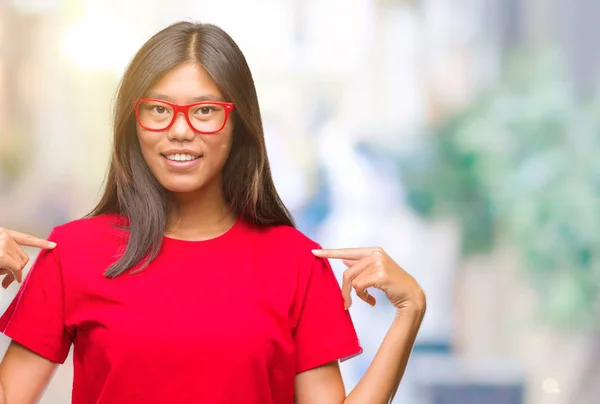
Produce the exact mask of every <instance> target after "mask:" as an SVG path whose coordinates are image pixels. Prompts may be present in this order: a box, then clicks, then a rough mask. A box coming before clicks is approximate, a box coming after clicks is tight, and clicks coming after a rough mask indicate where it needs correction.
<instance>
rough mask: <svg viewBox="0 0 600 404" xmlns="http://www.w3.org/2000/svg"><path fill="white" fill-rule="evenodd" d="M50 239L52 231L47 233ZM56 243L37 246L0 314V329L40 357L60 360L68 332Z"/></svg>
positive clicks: (67, 343)
mask: <svg viewBox="0 0 600 404" xmlns="http://www.w3.org/2000/svg"><path fill="white" fill-rule="evenodd" d="M49 239H50V240H52V241H56V240H55V239H54V231H53V232H52V234H51V235H50V237H49ZM59 248H60V244H59V246H57V247H56V248H54V249H53V250H41V252H40V253H39V255H38V256H37V258H36V260H35V262H34V264H33V266H32V267H31V269H30V270H29V273H28V274H27V276H26V277H25V280H24V281H23V284H22V285H21V287H20V289H19V292H18V293H17V295H16V296H15V298H14V299H13V301H12V302H11V304H10V305H9V306H8V309H7V310H6V312H5V313H4V314H3V315H2V317H1V318H0V332H2V333H3V334H5V335H6V336H7V337H9V338H11V339H12V340H14V341H16V342H18V343H19V344H21V345H23V346H25V347H27V348H29V349H30V350H32V351H33V352H35V353H37V354H38V355H40V356H43V357H44V358H46V359H48V360H50V361H52V362H55V363H64V361H65V359H66V358H67V356H68V354H69V349H70V347H71V342H72V339H71V336H70V335H69V333H68V332H67V329H66V327H65V321H64V318H65V316H64V286H63V280H62V274H61V268H60V262H59V259H58V249H59Z"/></svg>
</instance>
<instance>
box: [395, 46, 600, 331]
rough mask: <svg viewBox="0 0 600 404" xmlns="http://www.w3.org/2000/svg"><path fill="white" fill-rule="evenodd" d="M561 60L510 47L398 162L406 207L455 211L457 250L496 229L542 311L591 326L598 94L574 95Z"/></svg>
mask: <svg viewBox="0 0 600 404" xmlns="http://www.w3.org/2000/svg"><path fill="white" fill-rule="evenodd" d="M560 60H561V59H560V58H558V57H556V55H547V54H546V55H543V56H539V57H534V56H532V55H520V56H516V57H515V58H514V60H512V61H511V63H509V66H508V67H507V69H506V73H505V76H504V77H503V79H502V82H501V83H500V85H498V86H497V87H496V88H495V89H493V91H489V92H487V93H485V94H483V95H481V97H480V98H479V99H477V100H476V102H474V103H473V104H472V105H471V107H469V108H468V109H467V110H465V111H462V112H461V113H460V114H458V115H456V116H454V117H452V118H451V119H449V120H448V121H447V122H445V123H444V124H443V125H441V127H438V128H436V129H434V130H433V131H432V133H430V134H429V135H428V136H425V141H424V143H423V144H421V145H420V147H419V148H418V149H417V150H413V151H412V152H411V153H410V154H409V155H407V156H403V157H402V159H401V163H400V165H399V167H400V169H401V176H402V178H403V181H404V184H405V186H406V188H407V198H408V202H409V204H410V205H411V206H412V208H414V210H415V211H417V212H418V213H419V214H421V215H423V216H425V217H440V216H452V217H455V218H457V219H458V220H459V221H460V223H461V224H462V227H463V231H464V243H463V253H464V254H465V255H469V254H474V253H482V252H487V251H490V250H491V249H492V248H493V247H494V245H495V244H496V243H497V242H498V240H499V238H502V239H503V240H507V241H508V242H510V243H511V244H514V245H515V246H517V247H518V249H519V251H520V253H521V254H522V257H523V259H524V263H525V265H526V268H527V274H528V275H529V279H531V281H532V285H534V287H535V289H536V290H537V291H538V292H539V296H540V309H541V315H542V318H543V320H545V321H547V322H550V323H551V324H553V325H555V326H558V327H561V328H573V327H577V328H579V329H581V328H592V327H594V326H596V327H597V326H598V324H600V322H598V321H596V319H597V318H598V314H600V310H599V304H600V299H599V291H600V220H599V218H600V159H599V157H600V97H598V98H597V99H594V100H587V101H585V102H582V101H580V100H577V99H576V97H575V96H574V94H573V93H572V91H571V89H570V88H569V83H568V81H567V80H565V79H564V75H562V71H561V68H560ZM509 294H510V291H507V296H506V298H507V299H510V295H509Z"/></svg>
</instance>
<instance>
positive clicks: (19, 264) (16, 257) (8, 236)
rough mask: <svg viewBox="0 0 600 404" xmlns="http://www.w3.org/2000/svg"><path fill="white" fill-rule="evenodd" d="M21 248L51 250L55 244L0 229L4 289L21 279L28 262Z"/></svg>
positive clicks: (0, 254)
mask: <svg viewBox="0 0 600 404" xmlns="http://www.w3.org/2000/svg"><path fill="white" fill-rule="evenodd" d="M21 246H29V247H37V248H43V249H52V248H54V247H56V243H53V242H51V241H48V240H44V239H41V238H37V237H34V236H30V235H29V234H24V233H19V232H17V231H14V230H8V229H3V228H2V227H0V277H1V276H4V279H3V280H2V287H3V288H4V289H6V288H7V287H8V286H9V285H10V284H11V283H13V281H14V280H15V279H16V280H17V282H19V283H20V282H21V281H22V279H23V268H25V265H27V262H29V257H28V256H27V254H25V251H23V249H22V248H21Z"/></svg>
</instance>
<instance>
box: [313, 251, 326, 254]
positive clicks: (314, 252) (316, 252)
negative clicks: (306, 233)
mask: <svg viewBox="0 0 600 404" xmlns="http://www.w3.org/2000/svg"><path fill="white" fill-rule="evenodd" d="M311 251H312V253H313V254H318V253H320V252H321V251H323V250H311Z"/></svg>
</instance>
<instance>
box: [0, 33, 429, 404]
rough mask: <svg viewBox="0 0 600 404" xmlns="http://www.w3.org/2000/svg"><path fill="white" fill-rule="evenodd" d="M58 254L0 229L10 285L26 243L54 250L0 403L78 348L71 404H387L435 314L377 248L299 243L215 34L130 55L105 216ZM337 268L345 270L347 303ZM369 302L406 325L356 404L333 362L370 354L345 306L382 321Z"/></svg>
mask: <svg viewBox="0 0 600 404" xmlns="http://www.w3.org/2000/svg"><path fill="white" fill-rule="evenodd" d="M49 240H50V242H48V241H45V240H40V239H36V238H34V237H32V236H28V235H24V234H21V233H18V232H14V231H10V230H1V231H0V267H3V268H5V272H4V273H5V274H6V278H5V279H4V281H3V286H5V287H6V286H8V285H9V284H10V283H11V282H12V281H13V280H14V279H15V278H16V279H17V280H18V281H20V279H21V276H22V275H21V271H22V269H23V267H24V266H25V264H26V263H27V256H26V254H25V253H24V252H23V250H22V249H21V247H20V246H19V245H31V246H37V247H41V248H45V250H43V251H42V252H41V253H40V255H39V256H38V258H37V260H36V262H35V264H34V266H33V268H32V269H31V271H30V273H29V274H28V276H27V278H26V279H25V281H24V283H23V285H22V287H21V289H20V291H19V293H18V295H17V296H16V297H15V299H14V301H13V302H12V304H11V305H10V306H9V308H8V309H7V311H6V313H5V314H4V315H3V316H2V318H1V319H0V330H1V331H2V332H4V333H5V334H6V335H7V336H9V337H10V338H11V339H12V341H11V344H10V346H9V348H8V350H7V352H6V354H5V356H4V359H3V361H2V363H1V365H0V404H1V403H8V404H14V403H32V402H35V401H36V400H37V399H38V398H39V396H40V395H41V393H42V391H43V390H44V388H45V386H46V384H47V383H48V381H49V379H50V376H51V374H52V372H53V370H54V368H55V366H56V364H60V363H63V362H64V360H65V359H66V357H67V354H68V352H69V349H70V347H71V345H72V344H73V347H74V356H73V358H74V359H73V360H74V372H75V373H74V382H73V393H72V395H73V403H75V404H78V403H110V404H115V403H129V404H131V403H257V404H258V403H260V404H265V403H292V402H296V403H299V404H302V403H323V404H327V403H342V402H344V403H385V402H388V401H389V400H390V398H391V397H393V395H394V393H395V391H396V389H397V386H398V384H399V381H400V379H401V377H402V374H403V372H404V369H405V367H406V363H407V361H408V357H409V354H410V351H411V349H412V346H413V343H414V340H415V337H416V334H417V331H418V329H419V325H420V324H421V321H422V318H423V314H424V311H425V297H424V295H423V293H422V292H421V290H420V288H419V286H418V285H417V283H416V282H415V280H414V279H413V278H412V277H411V276H410V275H408V274H407V273H406V272H404V271H403V270H402V269H401V268H400V267H399V266H398V265H397V264H396V263H395V262H394V261H393V260H392V259H391V258H390V257H389V256H388V255H387V254H386V253H385V252H384V251H383V250H381V249H379V248H356V249H341V250H322V249H320V247H319V246H318V244H316V243H314V242H313V241H311V240H309V239H308V238H307V237H305V236H304V235H302V234H301V233H300V232H299V231H297V230H296V229H295V228H294V225H293V222H292V219H291V217H290V214H289V213H288V211H287V209H286V208H285V207H284V205H283V204H282V202H281V200H280V198H279V196H278V195H277V192H276V191H275V187H274V186H273V181H272V179H271V174H270V169H269V164H268V161H267V156H266V151H265V145H264V140H263V130H262V123H261V119H260V111H259V107H258V101H257V97H256V92H255V88H254V83H253V80H252V76H251V73H250V71H249V69H248V66H247V64H246V61H245V59H244V56H243V54H242V53H241V51H240V50H239V49H238V47H237V46H236V44H235V43H234V42H233V40H232V39H231V38H230V37H229V36H228V35H227V34H226V33H225V32H223V31H222V30H221V29H219V28H217V27H215V26H213V25H206V24H194V23H190V22H181V23H177V24H174V25H172V26H170V27H168V28H166V29H164V30H162V31H161V32H159V33H157V34H156V35H155V36H153V37H152V38H151V39H150V40H149V41H148V42H147V43H146V44H144V45H143V46H142V48H141V49H140V50H139V52H138V53H137V54H136V55H135V57H134V59H133V60H132V62H131V64H130V65H129V67H128V68H127V70H126V72H125V74H124V77H123V79H122V82H121V84H120V87H119V90H118V94H117V102H116V104H115V122H114V152H113V155H112V159H111V164H110V169H109V172H108V178H107V183H106V188H105V190H104V194H103V196H102V198H101V201H100V203H99V204H98V206H97V207H96V208H95V209H94V210H93V211H92V213H91V214H90V215H88V217H86V218H83V219H80V220H76V221H74V222H71V223H67V224H65V225H62V226H58V227H56V228H55V229H53V231H52V233H51V234H50V237H49ZM51 243H55V244H51ZM55 246H56V247H55ZM328 258H333V259H341V260H343V262H344V263H345V264H346V265H347V266H348V270H347V271H346V272H345V274H344V280H343V285H342V288H341V289H342V293H340V287H339V285H338V284H337V282H336V279H335V276H334V274H333V271H332V270H331V267H330V266H329V263H328V261H327V259H328ZM369 287H375V288H379V289H381V290H383V291H384V292H385V293H386V295H387V297H388V298H389V299H390V300H391V302H392V303H393V304H394V306H395V307H397V309H398V315H397V316H396V318H395V320H394V321H393V323H392V325H391V327H390V330H389V332H388V334H387V335H386V337H385V339H384V341H383V343H382V345H381V348H380V349H379V352H378V353H377V355H376V357H375V359H374V361H373V363H372V364H371V366H370V367H369V369H368V370H367V372H366V374H365V375H364V377H363V379H362V380H361V381H360V382H359V383H358V384H357V386H356V387H355V388H354V389H353V390H352V391H351V392H350V394H349V395H348V396H346V393H345V389H344V385H343V383H342V378H341V376H340V371H339V367H338V360H343V359H346V358H349V357H351V356H354V355H357V354H359V353H360V352H361V348H360V345H359V342H358V338H357V336H356V333H355V330H354V327H353V324H352V321H351V319H350V316H349V312H348V311H347V308H348V307H349V306H350V305H351V303H352V302H351V297H350V292H351V290H352V289H354V290H355V291H356V294H357V295H358V297H359V298H360V299H362V300H364V301H365V302H367V303H369V304H371V305H374V304H375V299H374V298H373V297H372V296H371V295H369V293H368V291H367V289H368V288H369Z"/></svg>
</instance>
